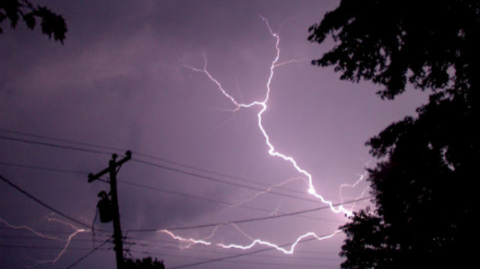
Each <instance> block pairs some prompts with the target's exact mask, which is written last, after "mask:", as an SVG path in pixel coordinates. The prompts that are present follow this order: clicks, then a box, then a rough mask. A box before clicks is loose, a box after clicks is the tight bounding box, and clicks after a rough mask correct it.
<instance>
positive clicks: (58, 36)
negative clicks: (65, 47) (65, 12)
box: [0, 0, 67, 44]
mask: <svg viewBox="0 0 480 269" xmlns="http://www.w3.org/2000/svg"><path fill="white" fill-rule="evenodd" d="M6 19H7V20H9V21H10V26H11V27H12V28H15V27H16V26H17V24H18V21H19V20H20V19H22V20H23V21H24V22H25V24H26V26H27V27H28V28H29V29H34V28H35V25H36V24H37V19H39V20H41V22H40V27H41V29H42V33H43V34H45V35H47V36H48V37H49V38H52V36H53V38H54V39H55V41H59V42H60V43H62V44H63V40H64V39H65V34H66V32H67V25H66V23H65V20H64V19H63V17H62V16H61V15H57V14H55V13H53V12H52V11H50V9H48V8H47V7H44V6H36V7H35V6H34V5H33V4H32V3H30V2H29V1H28V0H2V1H1V2H0V33H2V32H3V29H2V28H1V23H2V22H3V21H4V20H6Z"/></svg>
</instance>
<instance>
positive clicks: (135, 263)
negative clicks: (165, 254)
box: [124, 257, 165, 269]
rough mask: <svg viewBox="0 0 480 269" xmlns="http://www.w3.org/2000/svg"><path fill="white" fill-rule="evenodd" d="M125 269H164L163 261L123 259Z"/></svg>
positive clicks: (149, 258) (148, 258)
mask: <svg viewBox="0 0 480 269" xmlns="http://www.w3.org/2000/svg"><path fill="white" fill-rule="evenodd" d="M124 268H125V269H165V265H164V264H163V261H157V259H155V260H153V259H152V258H151V257H147V258H143V259H142V260H139V259H137V260H133V259H125V264H124Z"/></svg>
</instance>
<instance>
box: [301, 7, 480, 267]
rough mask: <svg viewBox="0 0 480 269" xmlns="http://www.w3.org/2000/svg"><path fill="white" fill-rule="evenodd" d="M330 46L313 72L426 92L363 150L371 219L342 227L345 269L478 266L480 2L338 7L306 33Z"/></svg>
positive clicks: (388, 90) (363, 215) (388, 93)
mask: <svg viewBox="0 0 480 269" xmlns="http://www.w3.org/2000/svg"><path fill="white" fill-rule="evenodd" d="M309 31H310V36H309V40H310V41H311V42H318V43H322V42H324V41H325V40H326V38H327V37H329V36H331V37H332V38H333V41H334V43H335V45H334V47H333V48H332V49H331V50H330V51H328V52H327V53H325V54H324V55H323V57H322V58H320V59H318V60H313V61H312V63H313V64H315V65H319V66H333V67H334V68H335V71H336V72H340V73H341V79H344V80H351V81H354V82H358V81H360V80H362V79H363V80H368V81H372V82H374V83H376V84H379V85H382V86H384V88H383V89H382V90H381V91H380V92H379V94H380V96H381V97H382V98H386V99H394V98H395V97H396V96H397V95H399V94H401V93H402V92H404V91H405V87H406V85H407V83H411V84H412V85H413V86H414V87H415V88H418V89H421V90H431V91H432V93H431V95H430V100H429V102H428V103H427V104H426V105H424V106H422V107H420V108H418V109H417V112H418V117H406V118H405V119H403V120H401V121H399V122H396V123H393V124H391V125H390V126H389V127H387V128H386V129H385V130H384V131H382V132H381V133H380V134H378V135H377V136H375V137H373V138H371V139H370V140H369V141H368V142H367V145H368V146H369V147H370V153H371V154H372V155H373V156H374V157H376V158H378V159H379V163H378V164H377V165H376V167H375V168H373V169H370V170H369V177H368V181H369V182H370V185H371V188H372V196H373V197H374V200H373V201H374V203H375V209H374V210H363V211H360V212H358V213H356V214H355V215H354V216H353V217H352V219H351V221H350V222H349V223H348V224H346V225H345V226H343V227H342V230H343V231H344V232H345V233H346V236H347V238H346V240H345V243H344V245H343V246H342V252H341V253H340V255H341V256H342V257H344V258H346V260H345V262H344V263H343V264H342V268H344V269H362V268H375V269H383V268H449V267H450V268H461V267H467V266H470V267H471V266H472V265H473V264H475V261H476V259H475V258H476V256H475V253H474V251H475V250H476V249H477V247H474V244H476V243H478V240H477V239H478V236H477V235H476V234H477V232H476V229H475V227H474V225H476V224H477V223H476V220H475V219H474V216H475V215H478V211H479V210H478V207H477V206H476V204H478V202H477V201H476V199H475V198H476V188H474V187H473V186H474V184H475V182H476V179H478V178H479V177H478V174H477V167H478V165H479V164H480V131H479V129H480V128H478V126H479V123H480V111H479V109H480V107H479V106H480V102H479V101H480V98H479V97H478V95H479V90H480V81H479V78H480V67H479V66H480V53H479V49H480V1H478V0H422V1H413V0H342V1H341V3H340V6H339V7H338V8H337V9H335V10H334V11H332V12H329V13H327V14H326V15H325V17H324V19H323V20H322V21H321V23H320V24H315V25H313V26H312V27H311V28H310V29H309Z"/></svg>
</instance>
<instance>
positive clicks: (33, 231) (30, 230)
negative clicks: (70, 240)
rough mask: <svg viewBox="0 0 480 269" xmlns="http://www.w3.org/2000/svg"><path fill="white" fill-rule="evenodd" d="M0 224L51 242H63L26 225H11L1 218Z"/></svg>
mask: <svg viewBox="0 0 480 269" xmlns="http://www.w3.org/2000/svg"><path fill="white" fill-rule="evenodd" d="M0 222H1V223H3V224H4V225H5V226H7V227H9V228H12V229H15V230H27V231H29V232H31V233H33V234H34V235H36V236H38V237H41V238H45V239H49V240H57V241H63V240H62V239H60V238H58V237H54V236H49V235H46V234H43V233H41V232H38V231H36V230H34V229H33V228H32V227H29V226H26V225H13V224H11V223H9V222H7V221H6V220H4V219H1V218H0Z"/></svg>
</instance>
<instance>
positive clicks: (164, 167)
mask: <svg viewBox="0 0 480 269" xmlns="http://www.w3.org/2000/svg"><path fill="white" fill-rule="evenodd" d="M132 161H134V162H138V163H143V164H146V165H150V166H153V167H157V168H160V169H164V170H168V171H172V172H176V173H180V174H184V175H189V176H192V177H196V178H201V179H205V180H209V181H213V182H217V183H222V184H227V185H230V186H234V187H239V188H243V189H248V190H253V191H257V192H265V190H264V189H260V188H256V187H252V186H248V185H244V184H240V183H235V182H230V181H226V180H223V179H219V178H215V177H211V176H206V175H201V174H198V173H194V172H189V171H185V170H182V169H178V168H173V167H169V166H165V165H161V164H157V163H152V162H149V161H145V160H140V159H132ZM266 193H267V194H272V195H278V196H283V197H287V198H292V199H297V200H303V201H308V202H312V203H317V204H318V203H319V201H318V200H313V199H308V198H303V197H299V196H293V195H289V194H285V193H281V192H274V191H270V192H266Z"/></svg>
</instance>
